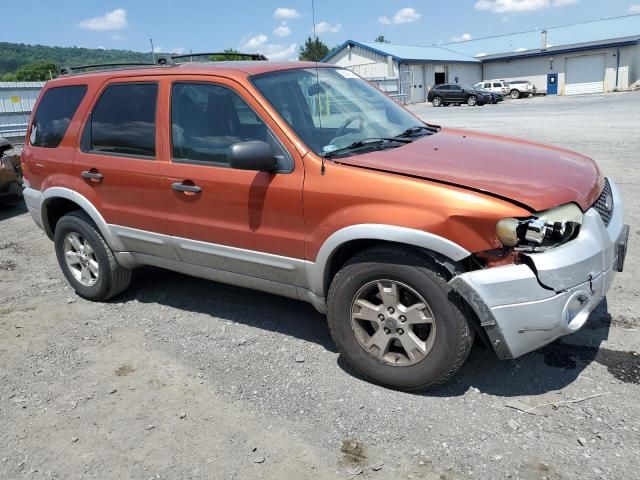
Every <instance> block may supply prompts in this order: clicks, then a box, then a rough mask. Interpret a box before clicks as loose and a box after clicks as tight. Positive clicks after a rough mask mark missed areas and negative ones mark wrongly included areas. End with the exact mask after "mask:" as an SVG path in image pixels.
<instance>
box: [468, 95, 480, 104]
mask: <svg viewBox="0 0 640 480" xmlns="http://www.w3.org/2000/svg"><path fill="white" fill-rule="evenodd" d="M477 104H478V98H477V97H476V96H475V95H471V96H469V98H467V105H469V106H470V107H475V106H476V105H477Z"/></svg>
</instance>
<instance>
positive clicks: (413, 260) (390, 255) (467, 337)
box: [327, 247, 474, 392]
mask: <svg viewBox="0 0 640 480" xmlns="http://www.w3.org/2000/svg"><path fill="white" fill-rule="evenodd" d="M365 262H384V263H392V262H393V263H400V264H403V265H408V266H418V267H423V268H427V269H428V270H430V271H431V272H432V273H434V274H435V275H434V277H435V280H436V281H437V282H438V283H439V284H440V287H442V288H443V290H444V291H445V292H447V293H448V295H449V297H450V298H451V296H454V299H455V298H457V295H456V294H455V292H454V291H453V289H452V288H451V287H450V286H449V284H448V282H447V280H446V277H445V274H444V272H443V271H442V270H441V269H439V268H437V265H436V263H435V262H434V260H433V259H432V258H431V257H429V256H428V255H426V254H424V255H422V254H419V253H417V252H414V251H412V250H409V249H405V248H397V247H373V248H370V249H368V250H365V251H363V252H361V253H359V254H357V255H355V256H353V257H352V258H351V259H350V260H348V261H347V262H346V263H345V264H344V265H343V266H342V268H340V270H338V272H337V273H336V275H335V276H334V277H333V279H332V281H331V286H330V287H329V292H328V294H327V300H329V301H330V299H331V298H333V296H335V293H336V290H337V289H338V286H339V283H340V281H339V279H340V278H341V277H342V276H343V275H345V274H347V273H348V272H347V267H349V266H351V265H353V264H356V263H365ZM457 300H458V301H455V302H454V304H455V308H454V311H455V312H456V314H457V316H458V320H459V321H461V322H462V324H463V325H464V326H465V327H466V328H461V329H459V340H460V341H459V342H458V346H459V347H458V351H457V352H456V356H455V360H454V361H453V362H452V363H451V365H450V366H449V368H448V369H447V370H446V371H445V372H444V373H442V374H441V375H440V377H438V378H437V379H435V380H433V381H431V382H429V383H427V384H424V385H418V386H416V387H412V388H403V389H402V390H405V391H413V392H415V391H421V390H426V389H431V388H434V387H437V386H439V385H442V384H443V383H446V382H447V381H448V380H449V379H450V378H451V377H452V376H453V375H454V374H455V373H456V372H457V371H458V370H459V369H460V367H462V365H463V364H464V362H465V361H466V359H467V357H468V356H469V352H470V351H471V347H472V346H473V340H474V330H473V328H471V326H470V325H469V322H468V320H467V318H466V317H465V315H464V313H463V312H464V306H463V304H462V303H460V302H461V299H459V298H458V299H457ZM327 323H328V324H329V333H330V334H331V338H332V339H333V341H334V343H337V342H336V335H335V332H334V331H333V329H332V327H331V324H332V322H327ZM352 367H353V368H354V369H356V370H357V371H358V372H359V373H360V374H362V372H360V371H359V370H358V368H357V367H356V366H355V365H352Z"/></svg>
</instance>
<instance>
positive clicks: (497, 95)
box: [476, 88, 504, 105]
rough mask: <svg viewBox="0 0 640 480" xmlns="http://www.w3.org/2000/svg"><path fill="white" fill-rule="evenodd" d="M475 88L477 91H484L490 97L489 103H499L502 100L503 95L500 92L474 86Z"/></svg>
mask: <svg viewBox="0 0 640 480" xmlns="http://www.w3.org/2000/svg"><path fill="white" fill-rule="evenodd" d="M476 90H477V91H478V92H482V93H485V94H487V95H489V96H490V97H491V103H492V104H494V105H495V104H496V103H500V102H503V101H504V95H502V94H501V93H497V92H491V91H489V90H485V89H484V88H476Z"/></svg>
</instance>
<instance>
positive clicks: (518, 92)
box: [509, 80, 538, 100]
mask: <svg viewBox="0 0 640 480" xmlns="http://www.w3.org/2000/svg"><path fill="white" fill-rule="evenodd" d="M537 91H538V90H537V89H536V86H535V85H534V84H533V83H531V82H530V81H529V80H513V81H510V82H509V95H510V96H511V98H513V99H514V100H516V99H518V98H522V97H533V96H534V95H535V94H536V92H537Z"/></svg>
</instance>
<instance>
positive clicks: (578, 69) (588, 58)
mask: <svg viewBox="0 0 640 480" xmlns="http://www.w3.org/2000/svg"><path fill="white" fill-rule="evenodd" d="M604 59H605V56H604V54H602V55H582V56H580V57H569V58H567V64H566V67H567V68H566V70H565V72H566V74H565V81H564V94H565V95H577V94H580V93H602V92H603V91H604Z"/></svg>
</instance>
